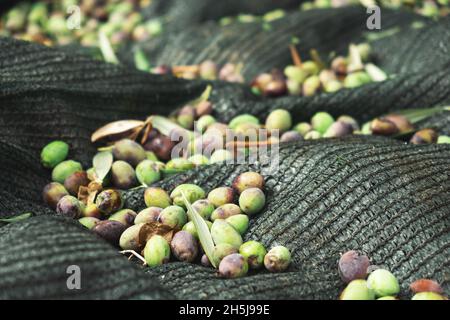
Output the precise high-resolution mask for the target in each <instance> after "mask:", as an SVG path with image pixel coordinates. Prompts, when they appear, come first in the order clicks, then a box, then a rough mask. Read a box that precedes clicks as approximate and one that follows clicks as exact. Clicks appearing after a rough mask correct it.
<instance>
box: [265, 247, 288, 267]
mask: <svg viewBox="0 0 450 320" xmlns="http://www.w3.org/2000/svg"><path fill="white" fill-rule="evenodd" d="M290 263H291V253H290V252H289V250H288V249H287V248H286V247H283V246H276V247H273V248H272V249H270V250H269V252H268V253H267V254H266V256H265V257H264V266H265V267H266V269H267V270H269V271H270V272H282V271H284V270H286V269H287V268H288V267H289V264H290Z"/></svg>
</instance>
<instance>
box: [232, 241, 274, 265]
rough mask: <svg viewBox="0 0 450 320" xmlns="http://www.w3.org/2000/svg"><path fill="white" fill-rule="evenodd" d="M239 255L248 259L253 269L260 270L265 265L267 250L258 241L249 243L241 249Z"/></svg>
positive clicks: (244, 244)
mask: <svg viewBox="0 0 450 320" xmlns="http://www.w3.org/2000/svg"><path fill="white" fill-rule="evenodd" d="M239 253H240V254H241V255H242V256H243V257H244V258H246V259H247V262H248V265H249V267H250V268H251V269H259V268H261V267H262V266H263V265H264V257H265V256H266V254H267V251H266V248H264V246H263V245H262V244H261V243H259V242H258V241H253V240H252V241H247V242H245V243H243V244H242V245H241V246H240V247H239Z"/></svg>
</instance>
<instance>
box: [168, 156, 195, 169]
mask: <svg viewBox="0 0 450 320" xmlns="http://www.w3.org/2000/svg"><path fill="white" fill-rule="evenodd" d="M194 168H195V165H194V164H193V163H192V162H191V161H189V160H188V159H184V158H175V159H172V160H170V161H169V162H167V164H166V169H171V170H190V169H194Z"/></svg>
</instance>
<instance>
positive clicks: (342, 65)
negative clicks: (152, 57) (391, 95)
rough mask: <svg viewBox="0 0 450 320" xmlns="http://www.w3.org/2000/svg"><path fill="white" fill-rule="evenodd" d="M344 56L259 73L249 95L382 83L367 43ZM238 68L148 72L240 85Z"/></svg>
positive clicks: (207, 66)
mask: <svg viewBox="0 0 450 320" xmlns="http://www.w3.org/2000/svg"><path fill="white" fill-rule="evenodd" d="M351 48H352V49H351V54H349V56H348V57H343V56H338V57H336V58H334V59H333V60H332V61H331V63H330V67H329V68H325V65H324V64H323V63H322V62H321V61H312V60H308V61H304V62H302V61H300V60H299V58H298V59H297V61H296V64H295V65H290V66H287V67H286V68H285V69H284V74H283V73H282V72H280V71H279V70H276V69H275V70H273V71H272V72H271V73H262V74H260V75H258V76H257V77H256V78H255V79H253V81H252V82H251V88H252V91H253V93H255V94H257V95H264V96H269V97H278V96H284V95H287V94H289V95H303V96H311V95H314V94H317V93H319V92H321V91H323V92H336V91H338V90H340V89H342V88H355V87H359V86H361V85H364V84H366V83H369V82H373V81H382V80H385V79H386V75H385V74H384V72H383V71H381V70H380V69H379V68H378V67H376V66H375V65H373V64H372V63H368V61H369V59H370V52H371V48H370V46H369V45H368V44H367V43H362V44H359V45H351ZM241 69H242V65H240V64H233V63H227V64H225V65H224V66H223V67H222V68H219V67H218V66H217V64H215V63H214V62H213V61H211V60H206V61H204V62H202V63H200V64H199V65H192V66H174V67H168V66H159V67H156V68H154V69H152V72H153V73H157V74H167V73H172V74H173V75H175V76H177V77H181V78H185V79H198V78H200V79H204V80H216V79H220V80H224V81H228V82H239V83H243V82H244V78H243V76H242V75H241V72H240V71H241Z"/></svg>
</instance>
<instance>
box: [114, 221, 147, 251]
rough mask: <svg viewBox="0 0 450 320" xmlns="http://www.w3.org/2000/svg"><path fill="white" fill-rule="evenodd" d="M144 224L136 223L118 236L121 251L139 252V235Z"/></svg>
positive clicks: (140, 247) (140, 246) (140, 248)
mask: <svg viewBox="0 0 450 320" xmlns="http://www.w3.org/2000/svg"><path fill="white" fill-rule="evenodd" d="M143 225H144V223H138V224H135V225H132V226H131V227H128V228H127V229H126V230H125V231H124V232H123V233H122V235H121V236H120V239H119V245H120V247H121V248H122V249H123V250H134V251H136V252H140V251H141V250H142V247H143V246H142V244H141V243H140V241H139V233H140V231H141V229H142V226H143Z"/></svg>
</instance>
